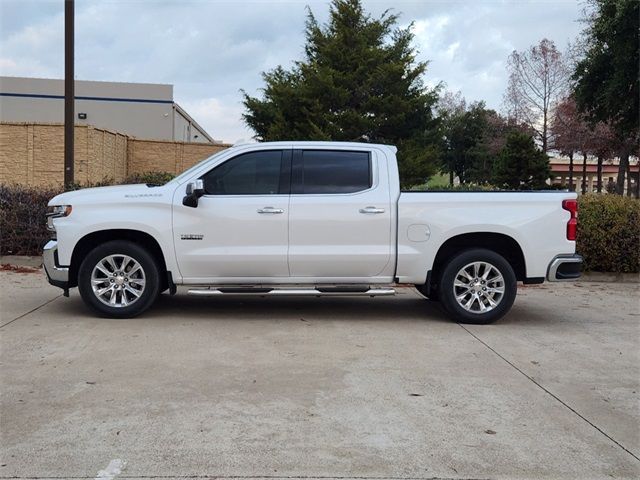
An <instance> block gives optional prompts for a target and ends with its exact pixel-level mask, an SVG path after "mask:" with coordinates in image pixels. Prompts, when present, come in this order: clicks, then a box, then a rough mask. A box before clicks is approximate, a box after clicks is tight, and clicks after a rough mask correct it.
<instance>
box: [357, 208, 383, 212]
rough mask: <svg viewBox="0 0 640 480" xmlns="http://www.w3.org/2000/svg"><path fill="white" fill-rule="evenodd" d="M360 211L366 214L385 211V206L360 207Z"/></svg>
mask: <svg viewBox="0 0 640 480" xmlns="http://www.w3.org/2000/svg"><path fill="white" fill-rule="evenodd" d="M360 213H364V214H372V213H384V208H377V207H364V208H361V209H360Z"/></svg>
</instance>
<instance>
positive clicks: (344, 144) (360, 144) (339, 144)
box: [231, 140, 398, 153]
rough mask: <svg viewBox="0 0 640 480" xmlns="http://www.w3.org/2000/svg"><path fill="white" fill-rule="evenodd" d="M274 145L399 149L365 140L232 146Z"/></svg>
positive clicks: (281, 142) (285, 142) (237, 145)
mask: <svg viewBox="0 0 640 480" xmlns="http://www.w3.org/2000/svg"><path fill="white" fill-rule="evenodd" d="M253 145H256V146H258V145H259V146H274V147H276V146H277V147H293V148H296V147H298V148H309V147H324V148H326V147H329V146H336V147H340V148H363V147H367V148H372V147H377V148H380V149H389V150H391V151H392V152H393V153H396V152H397V151H398V149H397V148H396V147H395V145H385V144H383V143H365V142H330V141H325V142H322V141H306V140H305V141H301V140H296V141H278V142H245V143H237V144H235V145H233V146H232V147H231V148H237V147H247V146H253Z"/></svg>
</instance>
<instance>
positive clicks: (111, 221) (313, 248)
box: [44, 142, 582, 323]
mask: <svg viewBox="0 0 640 480" xmlns="http://www.w3.org/2000/svg"><path fill="white" fill-rule="evenodd" d="M395 153H396V149H395V147H392V146H387V145H374V144H361V143H339V142H277V143H256V144H250V145H242V146H237V147H233V148H229V149H227V150H224V151H222V152H220V153H218V154H216V155H214V156H212V157H210V158H208V159H206V160H204V161H202V162H200V163H199V164H197V165H195V166H194V167H192V168H190V169H189V170H187V171H185V172H184V173H182V174H181V175H180V176H178V177H176V178H175V179H173V180H171V181H170V182H168V183H167V184H165V185H162V186H153V185H123V186H114V187H102V188H90V189H84V190H80V191H74V192H67V193H63V194H61V195H58V196H56V197H55V198H53V199H52V200H51V201H50V202H49V211H48V225H49V229H50V230H51V231H52V232H54V237H55V239H53V240H51V241H50V242H49V243H47V245H46V246H45V247H44V266H45V270H46V274H47V276H48V278H49V282H50V283H52V284H53V285H56V286H58V287H61V288H62V289H64V292H65V294H66V295H68V290H69V288H72V287H75V286H77V287H78V288H79V290H80V295H81V296H82V298H83V300H84V301H85V302H86V304H87V305H89V306H90V307H92V308H93V309H94V310H95V311H97V312H98V313H100V314H102V315H106V316H110V317H132V316H134V315H138V314H140V313H141V312H143V311H145V310H147V309H148V308H149V307H150V306H151V305H152V304H153V303H154V301H155V300H156V298H157V297H158V295H159V294H160V293H161V292H163V291H167V290H168V291H169V292H170V293H171V294H174V293H175V292H176V286H177V285H183V286H188V288H189V290H188V292H189V293H190V294H194V295H234V294H236V295H237V294H240V295H246V294H253V295H261V296H272V295H311V296H325V295H366V296H372V297H373V296H377V295H393V294H394V293H395V291H394V289H393V287H394V286H395V285H398V284H412V285H415V287H416V288H417V290H418V291H419V292H420V293H422V294H423V295H424V296H425V297H428V298H430V299H433V300H439V301H440V302H441V303H442V305H443V307H444V309H445V310H446V311H447V312H448V313H449V314H450V316H451V317H453V318H454V319H456V320H457V321H461V322H470V323H488V322H491V321H494V320H496V319H498V318H500V317H501V316H503V315H504V314H506V313H507V312H508V311H509V309H510V308H511V306H512V304H513V301H514V299H515V296H516V284H517V281H522V282H524V283H527V284H530V283H542V282H543V281H544V280H545V279H547V280H550V281H557V280H573V279H576V278H577V277H579V275H580V268H581V263H582V258H581V257H580V256H579V255H576V254H575V237H576V228H577V201H576V195H575V193H567V192H558V191H553V192H402V193H401V192H400V186H399V185H400V183H399V177H398V166H397V163H396V155H395Z"/></svg>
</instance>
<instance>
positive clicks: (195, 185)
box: [182, 179, 204, 208]
mask: <svg viewBox="0 0 640 480" xmlns="http://www.w3.org/2000/svg"><path fill="white" fill-rule="evenodd" d="M202 195H204V182H203V181H202V179H198V180H196V181H195V182H189V183H188V184H187V190H186V195H185V196H184V198H183V199H182V204H183V205H184V206H185V207H192V208H196V207H197V206H198V199H199V198H200V197H201V196H202Z"/></svg>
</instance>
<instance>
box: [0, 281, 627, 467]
mask: <svg viewBox="0 0 640 480" xmlns="http://www.w3.org/2000/svg"><path fill="white" fill-rule="evenodd" d="M0 281H1V282H2V285H3V288H2V299H1V301H2V321H1V322H0V323H1V324H2V327H0V334H1V344H0V347H1V367H0V368H1V379H0V382H1V387H2V403H1V409H0V422H1V423H0V432H1V435H2V442H1V443H2V450H1V453H0V457H1V458H0V463H1V464H2V466H1V467H0V478H14V477H16V478H90V479H93V478H96V477H101V478H129V479H131V478H179V477H188V478H211V477H217V478H244V477H250V478H254V479H255V478H280V477H282V478H305V479H308V478H345V477H347V478H350V477H358V478H360V479H369V478H375V479H380V478H392V479H427V478H451V479H484V478H496V479H497V478H504V479H516V478H548V479H558V478H562V479H564V478H572V479H573V478H575V479H590V478H638V477H640V423H639V422H640V408H639V406H640V390H639V389H640V348H639V346H640V308H639V307H640V305H639V300H638V298H640V296H639V294H640V292H639V286H638V284H618V283H575V284H553V285H549V284H545V285H542V286H531V287H526V288H525V287H523V288H521V289H520V290H519V294H518V299H517V300H516V304H515V306H514V308H513V310H512V312H511V313H510V314H509V315H508V316H507V317H505V318H504V319H502V320H501V321H499V322H498V323H496V324H494V325H488V326H468V325H459V324H456V323H452V322H450V321H449V320H447V319H446V318H445V317H444V315H443V314H442V313H441V311H440V310H439V308H438V307H437V305H436V304H433V303H431V302H429V301H427V300H424V299H423V298H421V297H420V296H419V295H418V294H417V293H416V292H415V291H414V290H412V289H408V288H407V289H401V290H400V291H399V294H398V295H397V296H395V297H389V298H375V299H361V298H310V299H303V298H291V299H287V298H271V299H260V298H245V297H242V298H240V297H231V298H193V297H188V296H186V295H178V296H176V297H169V296H163V297H162V298H161V300H160V301H159V302H158V304H157V305H156V306H155V307H154V308H153V309H152V310H151V311H150V312H148V313H147V314H145V315H143V316H142V317H139V318H135V319H129V320H112V319H104V318H97V317H95V316H93V315H92V314H91V313H90V312H88V311H87V310H86V309H85V307H84V305H83V304H82V302H81V300H80V298H79V296H78V294H77V291H75V290H74V291H72V293H71V298H68V299H67V298H64V297H61V296H60V293H61V292H60V291H59V290H58V289H55V288H53V287H50V286H49V285H48V284H47V283H46V281H45V279H44V278H43V276H42V275H41V274H37V273H13V272H2V273H0Z"/></svg>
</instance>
